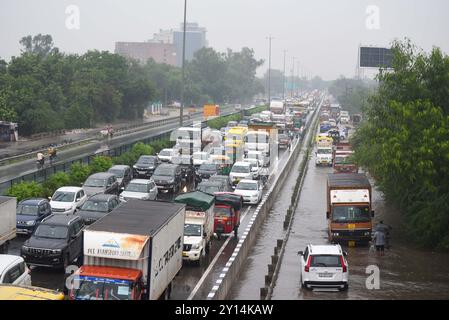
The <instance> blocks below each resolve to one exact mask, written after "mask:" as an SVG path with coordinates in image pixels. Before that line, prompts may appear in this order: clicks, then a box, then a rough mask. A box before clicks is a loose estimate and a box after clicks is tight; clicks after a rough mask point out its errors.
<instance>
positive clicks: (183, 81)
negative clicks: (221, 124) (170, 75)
mask: <svg viewBox="0 0 449 320" xmlns="http://www.w3.org/2000/svg"><path fill="white" fill-rule="evenodd" d="M186 18H187V0H184V33H183V35H182V71H181V72H182V84H181V108H180V110H179V126H180V127H182V122H183V118H184V86H185V59H186V24H187V22H186Z"/></svg>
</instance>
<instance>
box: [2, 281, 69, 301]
mask: <svg viewBox="0 0 449 320" xmlns="http://www.w3.org/2000/svg"><path fill="white" fill-rule="evenodd" d="M0 300H64V294H63V293H61V292H58V291H54V290H50V289H44V288H38V287H29V286H19V285H10V284H8V285H5V284H0Z"/></svg>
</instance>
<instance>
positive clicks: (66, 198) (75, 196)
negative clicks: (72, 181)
mask: <svg viewBox="0 0 449 320" xmlns="http://www.w3.org/2000/svg"><path fill="white" fill-rule="evenodd" d="M86 200H87V195H86V193H85V192H84V190H83V189H82V188H80V187H62V188H59V189H58V190H56V191H55V193H54V194H53V196H52V197H51V200H50V206H51V212H52V213H57V214H74V213H75V211H77V210H78V209H79V208H81V206H82V205H83V204H84V202H86Z"/></svg>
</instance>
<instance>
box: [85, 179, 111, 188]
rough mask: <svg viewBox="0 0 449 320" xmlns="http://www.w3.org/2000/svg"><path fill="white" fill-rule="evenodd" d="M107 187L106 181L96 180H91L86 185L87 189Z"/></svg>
mask: <svg viewBox="0 0 449 320" xmlns="http://www.w3.org/2000/svg"><path fill="white" fill-rule="evenodd" d="M105 185H106V180H105V179H96V178H89V179H87V180H86V182H85V183H84V186H85V187H95V188H101V187H104V186H105Z"/></svg>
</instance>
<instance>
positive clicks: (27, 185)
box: [7, 181, 44, 202]
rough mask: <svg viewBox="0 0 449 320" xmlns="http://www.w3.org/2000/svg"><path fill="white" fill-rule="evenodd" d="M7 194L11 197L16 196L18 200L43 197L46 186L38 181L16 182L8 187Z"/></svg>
mask: <svg viewBox="0 0 449 320" xmlns="http://www.w3.org/2000/svg"><path fill="white" fill-rule="evenodd" d="M7 195H8V196H10V197H16V198H17V202H19V201H22V200H24V199H27V198H34V197H38V198H40V197H43V196H44V188H43V187H42V185H40V184H38V183H37V182H35V181H33V182H21V183H17V184H14V185H13V186H12V187H11V188H9V189H8V191H7Z"/></svg>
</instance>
